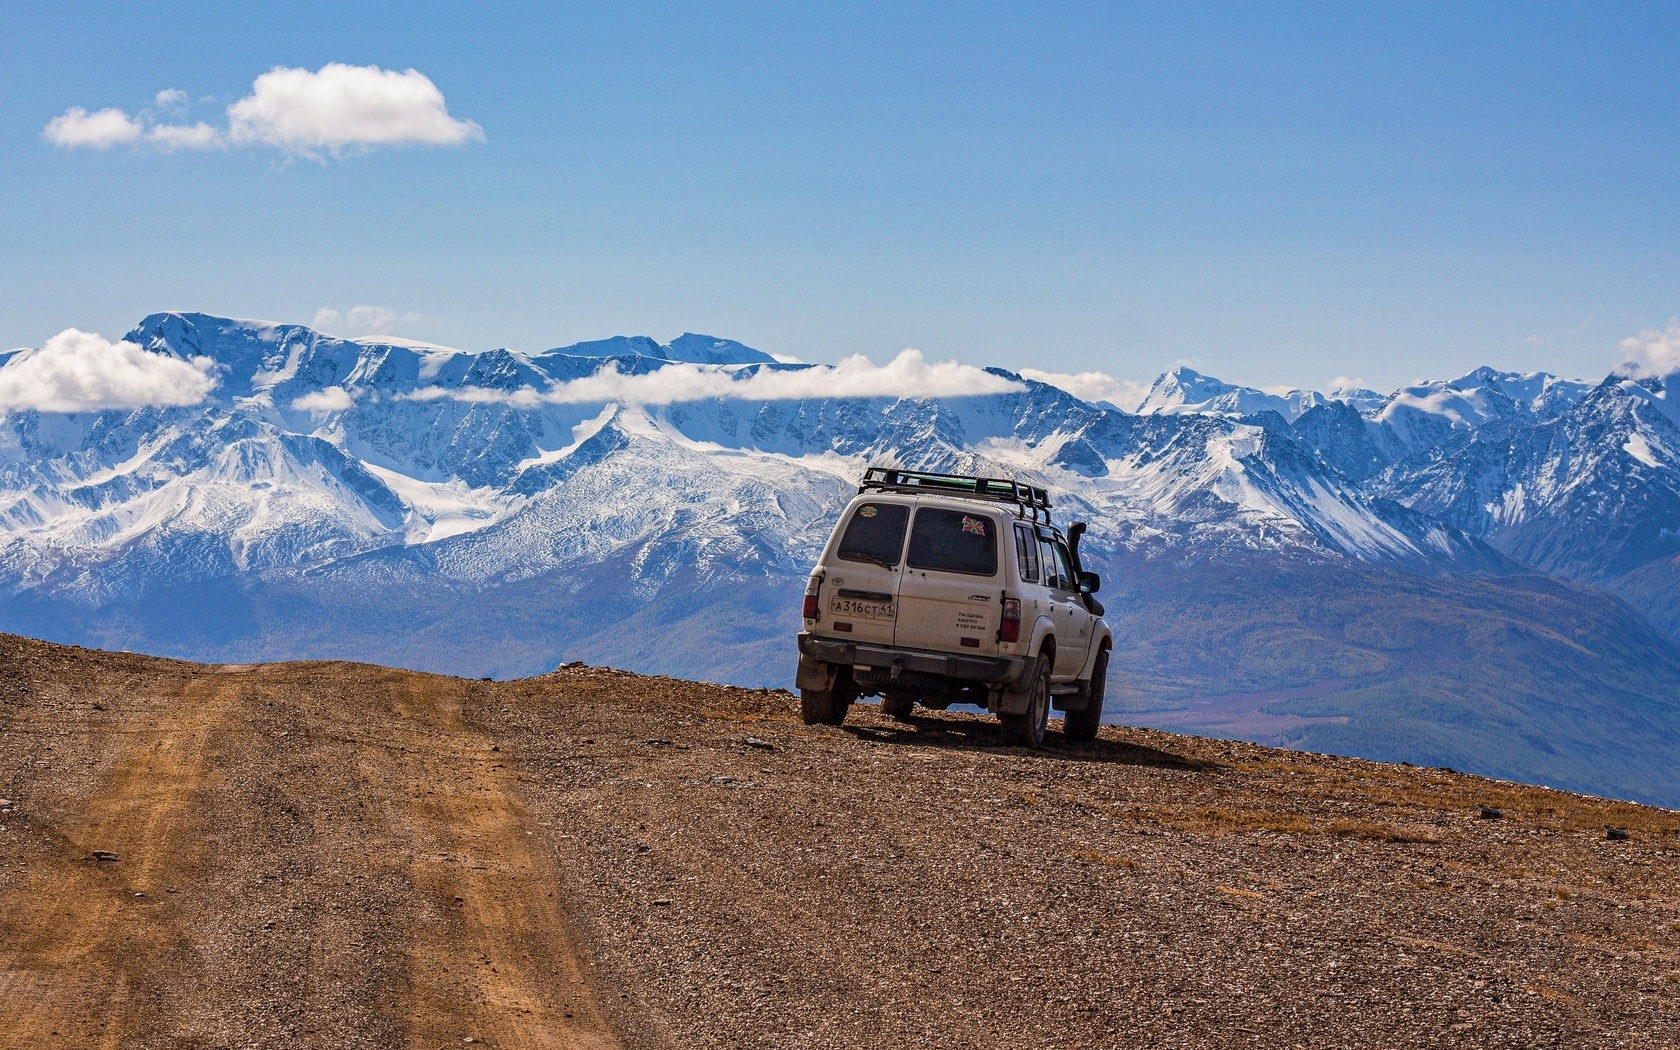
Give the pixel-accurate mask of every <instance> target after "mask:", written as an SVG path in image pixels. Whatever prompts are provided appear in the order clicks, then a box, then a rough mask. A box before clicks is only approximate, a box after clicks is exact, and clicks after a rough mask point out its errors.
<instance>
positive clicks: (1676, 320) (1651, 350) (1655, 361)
mask: <svg viewBox="0 0 1680 1050" xmlns="http://www.w3.org/2000/svg"><path fill="white" fill-rule="evenodd" d="M1617 349H1619V350H1620V351H1621V354H1622V369H1623V370H1625V371H1627V372H1629V373H1631V374H1633V375H1635V376H1658V377H1661V376H1671V375H1674V374H1675V373H1677V372H1680V317H1671V318H1669V321H1668V327H1666V328H1647V329H1645V330H1644V331H1643V332H1640V333H1639V334H1638V335H1635V336H1629V337H1628V338H1626V339H1623V340H1622V342H1621V344H1620V346H1618V348H1617Z"/></svg>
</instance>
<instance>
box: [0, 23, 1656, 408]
mask: <svg viewBox="0 0 1680 1050" xmlns="http://www.w3.org/2000/svg"><path fill="white" fill-rule="evenodd" d="M235 6H236V5H224V4H203V5H197V4H192V3H172V4H168V5H161V4H160V5H120V6H119V5H109V6H107V5H94V4H62V5H56V4H54V5H49V4H36V3H16V2H5V3H3V4H0V13H3V15H4V23H3V24H4V25H5V27H6V31H5V33H4V34H3V35H0V184H3V185H4V186H5V187H6V192H5V193H4V194H3V195H0V288H3V289H4V291H3V294H0V345H4V346H40V345H41V344H42V343H43V342H44V341H45V340H47V339H48V338H50V337H51V336H53V335H54V334H55V333H57V332H59V331H61V330H63V329H65V328H69V327H76V328H81V329H84V330H88V331H95V332H99V333H102V334H104V335H106V336H108V337H111V338H115V337H116V336H118V335H121V334H122V333H123V332H125V331H127V330H128V328H130V327H131V326H132V325H133V324H134V323H135V322H136V321H138V320H139V319H140V317H141V316H143V315H144V314H146V313H150V312H153V311H156V310H163V309H197V310H204V311H208V312H211V313H220V314H228V315H233V316H246V317H263V318H270V319H274V320H281V321H297V322H303V323H309V322H310V321H311V320H312V319H314V318H315V317H316V316H317V315H318V314H321V312H322V311H338V316H339V317H340V318H341V319H342V321H343V324H342V325H341V327H345V328H348V327H350V320H349V317H350V315H349V311H350V310H351V309H352V308H354V307H357V306H373V307H377V308H379V309H378V311H371V312H370V311H364V312H363V313H362V314H359V315H357V316H358V317H359V318H361V319H362V320H361V321H360V322H359V323H361V324H362V325H363V326H364V327H384V328H387V329H389V330H391V331H393V332H394V333H396V334H400V335H405V336H410V337H414V338H422V339H430V340H433V341H437V342H441V343H445V344H449V345H454V346H461V347H465V348H468V349H485V348H488V347H491V346H510V347H513V348H515V349H520V350H530V351H535V350H541V349H545V348H547V347H551V346H557V345H562V344H565V343H570V342H574V341H578V340H583V339H593V338H600V337H604V336H609V335H614V334H647V335H652V336H654V337H656V338H658V339H660V340H662V341H663V340H668V339H670V338H672V337H674V336H676V335H678V334H679V333H681V332H683V331H700V332H706V333H709V334H715V335H719V336H726V337H729V338H734V339H738V340H741V341H742V342H746V343H749V344H751V345H754V346H757V347H759V348H761V349H764V350H768V351H770V352H772V353H777V354H784V355H796V356H798V357H801V358H803V359H806V360H810V361H835V360H838V359H839V358H841V357H843V356H845V355H848V354H854V353H863V354H867V355H869V356H870V357H872V358H874V359H876V360H878V361H882V360H886V359H889V358H891V357H892V356H893V355H894V354H895V353H897V352H898V351H899V350H900V349H902V348H904V347H917V348H919V349H921V350H922V351H923V352H924V353H925V354H926V355H927V356H928V357H929V358H931V359H936V360H938V359H945V358H956V359H959V360H962V361H964V362H968V363H973V364H985V365H992V364H996V365H1003V366H1005V367H1010V368H1024V367H1034V368H1045V369H1053V370H1058V371H1067V372H1078V371H1086V370H1094V371H1100V372H1103V373H1107V374H1109V375H1112V376H1115V377H1117V378H1121V379H1133V380H1148V379H1149V378H1151V377H1153V376H1154V375H1155V374H1156V373H1158V372H1160V371H1162V370H1163V369H1164V368H1166V367H1168V366H1170V365H1171V364H1172V363H1173V362H1175V361H1178V360H1187V361H1190V362H1192V363H1194V364H1195V365H1196V366H1197V367H1199V368H1201V369H1202V370H1204V371H1207V372H1210V373H1212V374H1214V375H1218V376H1221V377H1223V378H1225V379H1228V380H1232V381H1238V382H1246V383H1251V384H1256V385H1259V384H1273V383H1287V384H1295V385H1304V386H1305V385H1310V386H1322V385H1324V384H1326V383H1327V382H1328V381H1329V380H1331V379H1332V378H1333V377H1337V376H1352V377H1357V378H1360V379H1363V380H1364V381H1366V382H1367V383H1369V384H1371V385H1374V386H1377V387H1381V388H1388V387H1393V386H1395V385H1398V384H1400V383H1402V382H1405V381H1408V380H1411V379H1414V378H1419V377H1426V376H1427V377H1443V376H1450V375H1457V374H1461V373H1463V372H1466V371H1469V370H1470V368H1472V367H1474V366H1476V365H1478V364H1484V363H1486V364H1492V365H1494V366H1497V367H1501V368H1509V369H1523V370H1526V369H1546V370H1549V371H1556V372H1561V373H1565V374H1572V375H1581V376H1588V377H1597V376H1600V375H1602V374H1604V373H1605V372H1606V371H1608V369H1609V368H1610V367H1611V366H1612V365H1614V364H1615V363H1616V360H1617V354H1618V344H1619V343H1620V341H1621V340H1623V339H1625V338H1628V337H1630V336H1634V335H1636V334H1637V333H1638V332H1640V331H1641V330H1645V329H1652V328H1661V327H1662V326H1664V325H1665V324H1666V323H1667V322H1668V320H1669V319H1670V318H1671V317H1674V316H1675V315H1677V314H1680V8H1677V7H1676V6H1675V5H1672V4H1667V5H1658V4H1601V5H1532V4H1523V5H1509V6H1506V5H1497V6H1489V5H1402V6H1387V5H1316V4H1290V5H1274V4H1260V5H1223V4H1207V5H1187V4H1168V5H1159V6H1157V5H1113V4H1093V5H1082V4H1059V5H1042V4H1031V5H1028V4H1022V5H1007V4H978V5H916V4H902V3H901V4H891V5H880V6H857V5H837V6H818V5H800V6H798V8H797V10H788V9H786V8H785V7H784V6H783V5H764V6H756V5H755V6H738V5H657V6H637V5H629V4H626V5H561V4H552V5H540V6H536V7H534V8H533V9H532V10H529V11H524V12H520V13H516V12H515V11H514V10H513V9H512V8H511V7H504V6H500V5H477V4H379V5H374V4H359V5H358V4H348V5H346V4H330V5H329V4H310V3H288V4H275V5H260V6H257V5H253V7H252V9H250V10H236V9H233V8H234V7H235ZM329 63H343V64H347V65H350V66H362V67H373V66H377V67H379V68H380V69H382V70H389V71H397V72H400V71H404V70H409V69H413V70H416V71H418V73H420V74H422V75H423V76H424V77H425V78H426V79H427V80H429V81H430V83H431V84H432V85H435V88H436V90H437V91H438V92H441V95H442V98H443V100H444V104H445V105H446V106H447V116H448V120H450V121H455V122H457V123H456V124H455V125H451V126H455V127H464V126H466V125H465V123H464V122H471V124H472V125H475V126H476V127H477V129H479V130H478V133H477V134H467V135H464V136H462V137H461V138H460V140H459V141H457V142H454V143H452V144H431V145H425V144H397V145H372V146H368V147H366V148H357V147H355V146H354V145H352V146H350V147H349V148H345V149H342V150H339V151H337V152H334V151H332V150H330V149H322V148H317V149H315V150H313V151H311V150H308V149H302V150H300V149H298V148H293V147H287V146H286V145H284V144H276V141H277V140H273V139H272V137H271V139H270V140H260V139H259V140H247V141H242V142H233V141H231V140H229V139H227V138H226V137H225V135H224V138H223V139H222V140H219V142H220V144H219V145H218V146H216V147H215V148H209V149H174V150H167V149H162V148H159V147H157V146H156V145H151V144H147V143H146V142H144V141H140V142H137V143H129V144H119V145H113V146H110V147H109V148H104V149H93V148H86V147H81V148H72V147H66V146H61V145H55V144H53V142H52V141H49V139H48V137H47V136H45V135H44V134H43V133H44V131H45V129H46V128H47V127H48V125H49V124H50V123H51V122H53V121H54V120H55V118H58V117H60V116H61V115H63V114H66V113H67V112H68V111H70V110H71V109H72V108H73V107H80V108H81V109H83V110H86V111H89V112H97V111H99V110H102V109H105V108H107V107H115V108H118V109H121V110H122V111H124V113H125V114H126V115H129V116H130V117H131V118H132V119H134V120H135V121H136V122H143V121H146V120H150V121H152V122H153V124H154V125H155V124H160V123H167V124H171V125H172V126H180V127H189V126H192V125H194V124H197V123H200V122H202V123H205V124H207V125H209V126H210V130H213V131H216V132H217V133H218V134H223V133H224V130H225V129H226V128H227V127H228V125H229V119H230V118H229V116H228V112H227V110H228V107H229V106H230V105H232V104H234V103H236V102H238V101H239V100H241V99H246V98H249V97H252V96H253V95H258V94H261V93H260V92H257V91H255V89H254V82H256V80H257V78H258V77H259V76H261V75H263V74H265V73H267V72H268V71H270V70H271V69H274V68H275V67H286V68H288V69H297V70H304V71H310V72H311V73H313V72H314V71H319V70H321V69H322V68H323V67H325V66H327V65H328V64H329ZM166 89H170V90H174V91H178V92H183V93H184V96H185V98H184V101H181V102H167V103H160V102H159V101H158V93H159V92H161V91H165V90H166ZM147 114H149V115H147ZM311 152H312V153H313V156H310V155H307V154H309V153H311ZM323 316H331V315H330V314H325V315H323ZM370 318H373V319H374V320H369V319H370ZM346 334H352V333H348V332H346Z"/></svg>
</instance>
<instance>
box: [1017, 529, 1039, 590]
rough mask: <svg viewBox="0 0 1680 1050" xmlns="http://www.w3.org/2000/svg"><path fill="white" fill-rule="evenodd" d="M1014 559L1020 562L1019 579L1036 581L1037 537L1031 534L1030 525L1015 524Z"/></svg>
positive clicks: (1030, 581) (1029, 581)
mask: <svg viewBox="0 0 1680 1050" xmlns="http://www.w3.org/2000/svg"><path fill="white" fill-rule="evenodd" d="M1015 560H1016V561H1017V562H1019V563H1020V567H1021V579H1023V580H1025V581H1026V582H1028V583H1037V582H1038V538H1037V537H1036V536H1034V535H1033V530H1032V526H1030V525H1022V524H1020V523H1019V522H1017V523H1016V525H1015Z"/></svg>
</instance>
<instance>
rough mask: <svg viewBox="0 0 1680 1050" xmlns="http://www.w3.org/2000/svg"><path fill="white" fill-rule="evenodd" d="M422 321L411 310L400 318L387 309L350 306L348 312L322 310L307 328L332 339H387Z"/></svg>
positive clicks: (330, 309) (317, 312)
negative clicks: (334, 336) (403, 328)
mask: <svg viewBox="0 0 1680 1050" xmlns="http://www.w3.org/2000/svg"><path fill="white" fill-rule="evenodd" d="M422 320H424V318H423V317H422V316H421V315H420V314H417V313H415V312H414V311H412V310H410V311H409V312H408V313H404V314H399V313H397V312H396V311H395V310H393V309H391V308H390V307H387V306H373V305H371V304H368V303H364V304H362V305H361V306H352V307H350V309H348V310H340V309H338V308H337V307H334V306H323V307H321V308H320V309H319V310H316V311H315V318H314V320H312V321H310V322H309V327H311V328H313V329H315V330H316V331H317V332H330V333H332V334H333V335H337V336H345V337H349V338H354V337H356V336H361V335H390V334H391V333H393V332H394V331H396V329H397V326H398V325H405V324H415V323H418V322H420V321H422Z"/></svg>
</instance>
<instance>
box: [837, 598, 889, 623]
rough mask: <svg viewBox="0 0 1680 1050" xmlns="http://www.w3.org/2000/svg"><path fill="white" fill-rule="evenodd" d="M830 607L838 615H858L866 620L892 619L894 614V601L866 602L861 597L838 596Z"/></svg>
mask: <svg viewBox="0 0 1680 1050" xmlns="http://www.w3.org/2000/svg"><path fill="white" fill-rule="evenodd" d="M828 609H829V611H830V612H832V613H833V614H834V615H836V616H856V617H858V618H860V619H864V620H890V619H892V618H893V615H894V610H893V603H892V602H866V601H864V600H862V599H861V598H836V599H834V602H833V604H831V605H829V607H828Z"/></svg>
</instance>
